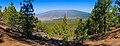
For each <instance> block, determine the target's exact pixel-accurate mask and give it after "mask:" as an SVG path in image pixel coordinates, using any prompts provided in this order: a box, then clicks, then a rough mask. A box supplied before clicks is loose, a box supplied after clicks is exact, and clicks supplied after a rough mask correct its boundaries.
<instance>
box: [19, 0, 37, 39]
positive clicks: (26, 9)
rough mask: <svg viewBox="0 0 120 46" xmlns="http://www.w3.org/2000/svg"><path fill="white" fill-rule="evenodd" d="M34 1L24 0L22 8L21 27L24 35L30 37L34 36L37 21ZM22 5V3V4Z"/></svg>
mask: <svg viewBox="0 0 120 46" xmlns="http://www.w3.org/2000/svg"><path fill="white" fill-rule="evenodd" d="M33 1H34V0H24V4H23V6H21V10H20V13H21V17H20V19H21V26H22V31H23V33H24V34H25V35H26V36H27V38H28V37H30V36H31V35H32V31H33V28H34V27H35V26H36V25H35V23H36V22H37V20H36V19H35V17H34V15H35V13H33V12H34V9H33V5H32V2H33ZM20 5H22V3H20Z"/></svg>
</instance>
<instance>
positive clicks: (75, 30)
mask: <svg viewBox="0 0 120 46" xmlns="http://www.w3.org/2000/svg"><path fill="white" fill-rule="evenodd" d="M34 1H35V0H23V2H21V3H20V6H21V7H20V10H19V11H17V10H16V7H15V6H14V3H13V2H10V5H9V6H6V7H5V8H4V10H3V11H2V10H1V9H2V8H3V7H2V6H0V46H42V45H44V46H114V45H115V46H120V42H119V41H120V15H119V12H120V7H119V6H120V0H116V1H115V3H114V2H113V0H98V1H97V2H96V3H95V5H94V8H93V9H92V12H91V13H90V16H89V17H88V18H87V19H84V18H76V19H72V20H68V18H67V16H68V15H69V14H67V13H64V16H62V17H63V18H60V19H56V20H52V21H44V22H43V21H41V20H38V19H40V17H35V13H34V11H35V10H34V5H33V4H32V3H33V2H34ZM113 3H114V5H112V4H113ZM52 14H54V13H52ZM83 16H84V14H83ZM47 17H49V15H48V14H47ZM14 42H15V43H16V44H15V43H14ZM6 44H8V45H6Z"/></svg>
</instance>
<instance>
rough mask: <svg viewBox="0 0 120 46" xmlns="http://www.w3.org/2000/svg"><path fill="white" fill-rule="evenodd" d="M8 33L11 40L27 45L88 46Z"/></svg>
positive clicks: (18, 33)
mask: <svg viewBox="0 0 120 46" xmlns="http://www.w3.org/2000/svg"><path fill="white" fill-rule="evenodd" d="M6 32H8V34H7V35H9V36H10V37H11V38H13V39H15V40H18V41H20V42H22V43H26V44H40V45H46V46H47V45H48V46H53V45H54V46H88V45H83V44H82V43H75V42H72V41H64V40H56V39H48V38H47V37H42V36H41V35H39V36H37V35H32V36H31V37H29V38H26V36H21V33H20V32H9V31H8V30H7V31H6Z"/></svg>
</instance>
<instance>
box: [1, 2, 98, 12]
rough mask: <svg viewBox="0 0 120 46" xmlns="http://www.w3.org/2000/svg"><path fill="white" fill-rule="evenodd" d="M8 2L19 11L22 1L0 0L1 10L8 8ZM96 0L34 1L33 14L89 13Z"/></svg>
mask: <svg viewBox="0 0 120 46" xmlns="http://www.w3.org/2000/svg"><path fill="white" fill-rule="evenodd" d="M10 2H13V3H14V6H15V8H16V9H17V11H20V2H23V0H0V6H2V10H3V9H4V7H5V6H6V7H8V6H9V5H10ZM95 2H97V0H34V2H33V6H34V9H35V13H36V14H38V13H43V12H47V11H51V10H78V11H83V12H88V13H90V12H91V11H92V9H93V8H94V4H95Z"/></svg>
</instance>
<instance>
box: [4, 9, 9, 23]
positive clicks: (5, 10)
mask: <svg viewBox="0 0 120 46" xmlns="http://www.w3.org/2000/svg"><path fill="white" fill-rule="evenodd" d="M3 18H4V20H3V21H4V22H5V23H8V21H9V16H8V9H7V7H5V9H4V10H3Z"/></svg>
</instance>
